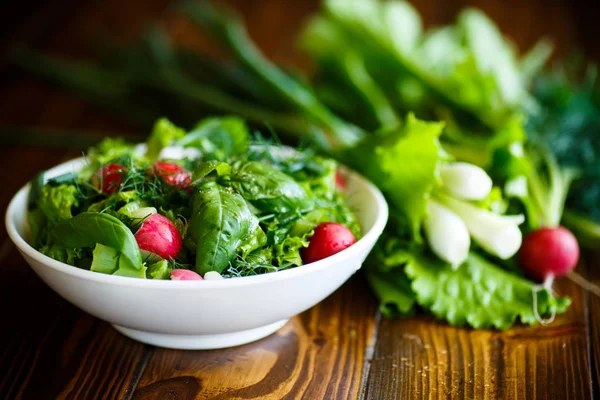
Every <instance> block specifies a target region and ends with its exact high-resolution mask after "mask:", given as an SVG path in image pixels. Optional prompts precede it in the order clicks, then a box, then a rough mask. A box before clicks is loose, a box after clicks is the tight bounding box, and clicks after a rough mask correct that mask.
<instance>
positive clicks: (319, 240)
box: [302, 222, 356, 263]
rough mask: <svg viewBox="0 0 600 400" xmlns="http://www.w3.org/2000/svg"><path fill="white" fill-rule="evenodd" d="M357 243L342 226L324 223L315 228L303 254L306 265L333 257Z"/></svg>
mask: <svg viewBox="0 0 600 400" xmlns="http://www.w3.org/2000/svg"><path fill="white" fill-rule="evenodd" d="M354 243H356V238H355V237H354V235H353V234H352V232H351V231H350V229H348V228H347V227H345V226H344V225H342V224H338V223H335V222H324V223H322V224H319V225H318V226H317V227H316V228H315V232H314V234H313V236H312V238H311V239H310V244H309V245H308V247H307V248H305V249H304V250H303V252H302V259H303V261H304V262H305V263H312V262H315V261H319V260H322V259H324V258H327V257H329V256H332V255H334V254H336V253H339V252H340V251H342V250H344V249H347V248H348V247H350V246H352V245H353V244H354Z"/></svg>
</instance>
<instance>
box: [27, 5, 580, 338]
mask: <svg viewBox="0 0 600 400" xmlns="http://www.w3.org/2000/svg"><path fill="white" fill-rule="evenodd" d="M179 11H180V12H181V13H183V14H184V15H186V16H188V17H189V18H190V19H191V20H192V21H193V22H195V23H196V24H197V25H198V26H200V27H202V28H203V29H204V30H205V31H207V32H209V33H211V34H212V36H213V37H214V38H215V39H216V40H217V41H218V42H219V43H220V44H221V45H222V46H223V47H224V48H225V49H226V50H228V51H229V53H230V54H231V55H232V56H233V57H232V58H233V60H232V61H228V62H223V61H219V60H215V59H211V58H210V57H207V56H204V55H197V54H190V53H188V52H184V51H180V50H177V49H175V48H174V47H172V46H171V44H170V43H169V40H168V37H167V36H166V35H165V34H164V33H162V31H161V30H160V29H153V30H152V31H151V32H150V33H149V34H148V35H146V38H145V40H144V41H143V42H142V43H141V44H139V45H137V46H134V47H129V48H121V49H119V48H118V49H116V51H113V52H112V53H109V54H108V55H105V56H103V57H102V58H101V62H100V64H98V65H97V66H94V65H88V66H80V65H76V64H73V63H66V62H63V61H60V62H59V61H56V60H53V59H48V58H46V57H45V56H39V55H37V54H34V53H31V52H29V51H24V50H22V51H21V52H20V53H19V54H18V58H17V60H18V62H19V63H20V64H21V65H23V66H25V67H26V68H28V69H30V70H33V71H34V72H37V73H39V74H41V75H43V76H45V77H46V78H49V79H51V80H53V81H56V80H59V81H63V84H66V86H68V87H70V88H71V89H74V90H75V91H77V92H79V93H81V94H83V95H85V96H87V97H88V98H90V99H92V100H94V101H96V102H98V103H101V104H104V103H106V102H109V103H111V104H112V105H117V107H119V104H124V105H127V106H128V107H131V108H130V109H131V110H133V111H135V112H132V113H131V115H137V114H140V115H141V114H144V113H148V114H152V113H155V112H156V108H162V107H163V106H162V104H163V103H169V104H166V105H164V110H163V112H164V113H167V115H170V116H171V115H172V116H173V118H175V119H176V120H177V121H181V122H182V123H183V124H187V123H189V121H190V115H192V116H195V115H197V113H200V112H204V111H206V110H210V111H217V112H222V113H237V114H240V115H242V116H244V117H246V118H248V119H249V120H251V121H254V122H255V123H259V124H265V125H266V126H270V127H273V128H276V129H277V130H278V131H280V132H285V133H288V134H292V136H294V137H296V138H300V139H302V140H310V141H311V142H312V143H313V144H314V145H315V146H317V147H318V148H319V150H320V151H322V152H325V153H328V154H329V155H332V156H334V157H336V158H337V159H338V160H340V161H342V162H344V163H346V164H348V165H350V166H352V167H353V168H354V169H356V170H358V171H360V172H362V173H363V174H365V175H366V176H368V177H369V178H370V179H371V180H372V181H373V182H374V183H375V184H377V185H378V186H379V187H380V188H381V189H382V190H383V192H384V193H385V195H386V198H387V200H388V202H389V203H390V208H391V219H390V223H389V224H388V227H387V228H386V232H385V234H384V236H383V238H382V240H381V241H380V244H379V246H378V249H377V250H376V251H375V254H374V256H373V257H372V260H371V262H369V265H368V268H367V276H368V278H369V280H370V282H371V283H372V286H373V287H374V289H375V292H376V294H377V296H378V297H379V298H380V300H381V303H382V306H381V307H382V310H383V312H384V314H385V315H386V316H394V315H399V314H408V313H411V312H413V311H414V310H415V308H416V307H417V305H419V306H421V307H423V308H426V309H428V310H431V311H432V312H433V313H434V314H435V315H436V316H438V317H439V318H442V319H446V320H447V321H449V322H450V323H452V324H465V323H466V324H470V325H471V326H474V327H477V328H483V327H495V328H498V329H505V328H508V327H510V326H511V325H512V324H513V323H514V322H515V321H517V320H520V321H521V322H523V323H528V324H529V323H534V322H535V321H536V320H539V318H540V316H544V315H553V314H555V313H560V312H563V311H564V310H565V309H566V308H567V306H568V304H569V300H568V299H557V298H555V297H554V296H553V295H552V292H551V290H549V289H548V288H545V287H542V288H540V287H539V286H538V285H536V284H534V283H533V282H531V281H529V280H527V279H525V278H523V277H522V276H520V275H519V274H518V273H516V272H515V271H516V268H515V265H514V264H515V260H514V257H513V255H514V254H515V252H516V251H517V250H518V249H519V247H520V245H521V240H522V233H521V230H520V229H519V224H521V223H522V222H523V219H524V218H523V216H522V215H520V213H525V214H526V215H527V216H528V217H529V215H530V214H532V213H533V211H530V209H531V207H528V204H530V203H531V202H532V200H531V196H530V191H528V190H525V191H520V192H519V191H518V190H517V191H515V190H514V189H515V187H517V188H518V183H519V179H521V178H525V179H527V178H528V177H529V176H530V175H531V171H532V170H533V169H534V166H532V165H531V164H530V163H529V162H528V161H527V159H526V157H525V153H524V141H525V131H524V129H523V126H522V121H523V119H524V116H525V115H526V114H527V113H529V112H530V110H533V109H535V104H536V103H535V101H534V100H533V98H532V96H531V94H530V93H529V92H528V90H527V87H528V84H529V83H530V81H531V79H532V77H533V76H534V75H535V73H536V72H537V70H538V69H539V68H540V67H541V66H542V65H543V64H544V62H545V60H546V58H547V56H548V54H549V48H548V46H547V44H545V42H541V43H540V44H539V45H537V46H536V47H534V49H533V50H531V51H530V52H529V53H527V54H526V55H525V56H524V57H518V55H517V53H516V51H515V49H514V48H513V46H512V45H511V44H510V43H509V42H508V41H507V40H505V39H504V37H502V35H501V34H500V32H499V31H498V29H497V28H496V27H495V26H494V24H493V23H492V22H491V21H490V20H489V19H487V17H485V15H483V14H482V13H480V12H478V11H476V10H466V11H465V12H463V13H462V14H461V15H460V16H459V18H458V22H457V23H456V24H455V25H451V26H447V27H443V28H440V29H435V30H430V31H427V32H424V31H423V29H422V28H421V21H420V18H419V16H418V14H417V13H416V11H415V10H414V9H413V8H412V7H411V6H410V5H409V4H408V3H406V2H403V1H390V2H380V1H376V0H366V1H358V0H355V1H349V2H348V1H338V0H327V1H325V3H324V8H323V10H322V12H320V13H319V14H318V15H317V16H315V18H314V19H313V20H312V21H311V23H310V24H309V25H308V27H307V29H306V30H305V32H304V34H303V35H302V40H301V42H302V44H303V48H305V49H306V50H307V51H308V52H309V54H311V55H312V56H313V57H314V59H315V60H316V61H317V76H316V80H315V84H314V87H311V86H310V85H309V84H307V83H306V82H305V81H303V80H301V79H299V78H297V77H296V76H293V75H291V74H289V73H287V72H285V71H282V70H281V69H280V68H278V67H277V66H276V65H274V64H273V63H271V62H270V61H269V60H267V59H266V58H265V57H264V56H263V55H262V54H261V52H260V51H259V49H258V48H257V47H256V46H255V45H254V44H253V43H252V42H251V41H250V39H249V37H248V35H247V33H246V31H245V28H244V26H243V23H242V21H241V20H240V18H239V17H238V16H237V15H235V14H234V13H232V12H231V11H229V10H226V9H222V8H218V7H214V6H213V5H211V4H210V3H209V2H186V3H182V4H181V5H180V6H179ZM98 82H104V83H105V84H106V85H107V84H109V83H111V82H112V83H113V84H112V85H110V86H111V87H116V88H117V89H111V90H107V89H105V88H104V86H106V85H100V84H98ZM114 83H118V84H116V85H115V84H114ZM173 105H177V107H176V109H175V110H173ZM138 111H139V112H138ZM171 112H172V114H171ZM136 113H137V114H136ZM439 120H442V121H443V122H427V121H439ZM216 136H217V135H215V137H216ZM225 136H226V135H225ZM188 137H189V136H188ZM182 140H185V139H182ZM209 147H210V146H209ZM221 162H222V160H220V159H219V158H216V159H215V160H213V162H212V163H210V164H205V165H204V166H203V167H202V168H200V169H199V171H200V172H198V173H197V176H196V178H198V177H212V178H213V179H214V180H215V181H216V182H217V184H218V185H219V186H220V187H233V188H235V189H236V190H237V191H239V192H246V193H247V195H248V196H250V197H249V198H251V199H252V201H254V202H255V205H254V206H255V207H256V208H257V209H259V211H261V212H263V213H269V212H279V211H283V208H286V207H290V206H293V204H289V202H283V203H281V204H279V205H278V206H277V208H273V207H274V206H267V205H266V204H264V199H263V198H261V197H256V195H255V193H253V192H252V190H248V189H246V188H245V187H244V182H245V180H244V179H243V178H241V177H238V179H236V174H243V172H242V171H244V170H246V169H247V168H249V169H252V168H250V167H249V166H240V165H231V164H230V163H228V164H226V165H224V164H222V163H221ZM280 168H281V171H282V172H284V173H287V174H288V175H291V176H293V177H294V178H296V177H295V175H294V174H293V173H292V166H288V167H280ZM232 169H235V170H236V171H237V172H235V173H232V172H231V171H232ZM484 169H485V170H484ZM306 174H307V172H306V171H304V172H302V174H301V177H305V175H306ZM301 177H298V178H296V179H304V178H301ZM491 178H494V179H495V183H496V186H494V185H493V184H492V180H491ZM473 183H475V185H473ZM505 184H506V187H507V188H509V189H511V190H512V191H511V190H505V187H504V186H505ZM211 185H212V182H211ZM321 185H323V183H320V184H318V186H321ZM527 186H528V184H527V180H526V181H525V187H526V188H527ZM305 189H306V188H305ZM204 190H205V191H206V192H207V193H210V196H209V197H215V198H216V197H219V196H221V195H222V194H223V193H222V191H223V189H218V188H214V187H211V186H209V187H206V188H205V189H204ZM292 203H293V202H292ZM212 204H213V201H212V200H211V199H210V198H206V199H204V200H203V201H201V202H198V203H197V204H196V207H197V208H202V209H204V208H210V207H211V206H212ZM240 206H241V203H240ZM265 207H267V208H265ZM238 211H239V212H240V219H242V218H241V216H243V215H245V214H244V213H243V212H242V210H238ZM320 213H321V212H318V213H316V214H313V211H309V212H308V213H307V214H306V216H305V218H307V219H308V220H309V221H310V220H311V219H312V218H316V217H318V215H319V214H320ZM507 214H508V215H507ZM315 215H316V216H315ZM337 215H338V218H342V215H343V212H339V211H338V214H337ZM267 216H268V214H265V215H263V216H262V217H264V219H261V220H260V222H261V226H263V227H265V229H266V230H268V231H269V232H271V234H270V236H269V234H267V238H269V237H271V238H280V237H281V236H279V235H278V232H279V230H280V228H282V227H281V226H280V225H281V221H287V220H286V219H285V218H283V219H280V220H279V221H270V220H269V219H268V217H267ZM271 224H272V225H271ZM240 225H242V224H240ZM243 225H244V226H243V229H245V230H247V231H248V235H250V236H252V232H253V231H252V230H253V229H254V228H253V224H252V223H244V224H243ZM527 226H529V221H528V225H527ZM191 229H192V231H193V230H194V229H193V226H192V227H191ZM283 229H284V230H285V229H288V226H287V225H286V226H284V227H283ZM288 231H289V230H288ZM292 231H294V229H292V230H291V231H290V232H292ZM198 235H200V234H198ZM423 238H425V239H426V240H423ZM471 239H472V240H473V243H471ZM256 240H260V238H259V239H256ZM271 240H275V239H271ZM298 242H301V239H294V240H290V241H289V243H288V244H284V243H283V242H281V243H279V245H280V247H281V248H283V249H284V250H285V249H287V248H289V247H290V246H292V247H293V246H297V245H298V244H297V243H298ZM274 248H276V246H274ZM223 252H224V253H223V254H230V253H231V249H229V250H227V249H223ZM268 257H269V254H266V255H265V254H263V253H262V252H252V253H250V254H248V255H247V257H246V260H248V259H251V260H255V261H256V262H257V263H261V262H262V261H261V260H264V259H265V258H268ZM290 260H294V257H289V256H283V257H280V258H278V259H277V262H278V263H279V262H286V261H288V262H290ZM291 262H292V263H293V261H291ZM263 264H264V263H263ZM240 268H241V267H240V266H238V265H236V264H234V265H233V266H232V267H230V268H229V271H231V273H232V274H235V273H236V272H234V271H238V272H239V271H243V268H241V269H240ZM240 273H242V272H240Z"/></svg>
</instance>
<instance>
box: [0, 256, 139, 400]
mask: <svg viewBox="0 0 600 400" xmlns="http://www.w3.org/2000/svg"><path fill="white" fill-rule="evenodd" d="M0 262H1V265H2V280H0V304H2V305H3V307H2V308H3V313H2V318H3V321H2V326H3V328H2V329H0V343H2V346H0V399H12V398H20V399H32V400H40V399H123V398H127V397H128V396H129V394H130V393H131V392H132V389H133V388H132V384H133V383H135V382H136V379H135V375H136V372H137V368H138V365H141V364H142V361H143V357H144V355H145V352H146V350H145V348H144V346H143V345H142V344H140V343H136V342H133V341H131V340H129V339H127V338H125V337H123V336H122V335H120V334H118V333H117V332H116V331H114V330H113V329H112V327H110V326H109V325H108V324H107V323H104V322H101V321H99V320H98V319H96V318H93V317H92V316H90V315H88V314H86V313H84V312H82V311H81V310H79V309H77V308H75V307H74V306H72V305H71V304H69V303H67V302H66V301H65V300H63V299H62V298H60V297H58V296H57V295H56V294H55V293H54V292H52V290H51V289H50V288H48V287H47V286H46V285H45V284H44V283H43V282H42V281H41V280H40V279H39V278H37V277H36V276H35V274H34V273H33V271H32V270H31V269H29V268H27V267H26V266H25V265H24V262H23V259H22V257H21V256H20V254H18V252H17V250H16V249H14V248H13V249H12V250H11V251H10V253H9V254H8V255H7V256H6V257H5V258H4V259H3V260H1V261H0Z"/></svg>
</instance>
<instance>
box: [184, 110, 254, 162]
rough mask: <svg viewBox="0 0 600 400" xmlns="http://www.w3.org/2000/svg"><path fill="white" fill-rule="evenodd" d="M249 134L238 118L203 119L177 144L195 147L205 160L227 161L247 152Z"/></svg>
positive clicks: (244, 124) (241, 120)
mask: <svg viewBox="0 0 600 400" xmlns="http://www.w3.org/2000/svg"><path fill="white" fill-rule="evenodd" d="M249 143H250V133H249V132H248V127H247V126H246V123H245V122H244V120H243V119H241V118H239V117H219V118H205V119H203V120H202V121H201V122H200V123H198V124H197V125H196V126H195V127H194V128H193V129H192V130H191V131H190V132H188V134H187V135H186V136H185V137H183V138H181V139H180V140H179V141H178V142H177V144H178V145H179V146H183V147H195V148H197V149H199V150H200V151H201V152H202V155H203V158H204V159H205V160H218V161H229V160H230V159H231V157H234V156H238V155H242V154H244V153H246V152H247V151H248V146H249Z"/></svg>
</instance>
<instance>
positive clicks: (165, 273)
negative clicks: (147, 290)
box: [146, 260, 173, 279]
mask: <svg viewBox="0 0 600 400" xmlns="http://www.w3.org/2000/svg"><path fill="white" fill-rule="evenodd" d="M172 270H173V268H172V267H171V265H170V264H169V262H168V261H167V260H160V261H157V262H155V263H153V264H150V266H149V267H148V270H147V271H146V278H148V279H169V278H170V277H171V271H172Z"/></svg>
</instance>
